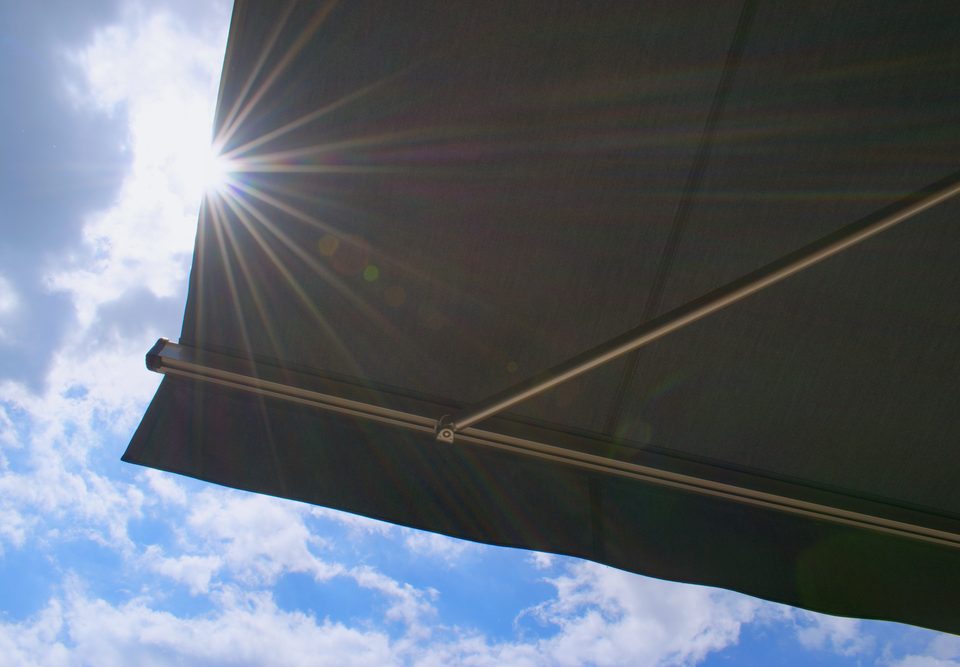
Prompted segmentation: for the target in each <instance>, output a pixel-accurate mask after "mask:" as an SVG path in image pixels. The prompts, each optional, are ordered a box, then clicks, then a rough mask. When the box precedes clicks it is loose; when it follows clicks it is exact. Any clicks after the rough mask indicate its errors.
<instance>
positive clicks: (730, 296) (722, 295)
mask: <svg viewBox="0 0 960 667" xmlns="http://www.w3.org/2000/svg"><path fill="white" fill-rule="evenodd" d="M957 194H960V182H957V181H956V180H953V181H952V182H950V183H949V184H948V185H946V186H945V187H940V188H938V189H936V190H934V191H933V192H930V193H929V194H925V195H923V196H920V198H919V199H916V200H914V201H913V203H911V204H908V205H905V206H902V207H900V208H898V209H896V210H894V211H893V212H891V213H889V214H886V215H882V216H880V217H876V218H874V217H869V218H867V219H865V220H860V221H857V222H855V223H853V224H851V225H848V226H846V227H844V228H842V229H840V230H838V231H837V232H834V233H833V234H830V235H828V236H825V237H823V238H822V239H819V240H817V241H814V242H813V243H811V244H809V245H807V246H804V247H803V248H800V249H799V250H797V251H795V252H793V253H791V254H789V255H787V256H785V257H782V258H781V259H779V260H777V261H775V262H772V263H770V264H767V265H766V266H764V267H762V268H760V269H758V270H756V271H754V272H752V273H750V274H748V275H746V276H743V277H742V278H740V279H738V280H735V281H733V282H731V283H728V284H727V285H724V286H723V287H720V288H718V289H716V290H714V291H712V292H710V293H709V294H706V295H704V296H702V297H700V298H699V299H696V300H694V301H691V302H690V303H687V304H685V305H683V306H680V307H679V308H675V309H674V310H671V311H670V312H668V313H665V314H664V315H662V316H660V317H657V318H654V319H653V320H650V321H649V322H645V323H644V324H641V325H640V326H638V327H635V328H633V329H631V330H630V331H627V332H625V333H623V334H621V335H619V336H617V337H616V338H613V339H611V340H609V341H607V342H605V343H602V344H600V345H597V346H596V347H593V348H591V349H589V350H586V351H585V352H582V353H580V354H578V355H577V356H575V357H573V358H572V359H569V360H568V361H566V362H564V363H561V364H558V365H557V366H554V367H553V368H550V369H548V370H546V371H544V372H542V373H540V374H538V375H535V376H534V377H532V378H529V379H527V380H525V381H524V382H521V383H519V384H516V385H514V386H512V387H509V388H508V389H506V390H504V391H502V392H499V393H497V394H494V395H493V396H491V397H490V398H488V399H486V400H484V401H481V402H480V403H479V404H477V405H476V406H475V407H473V408H471V409H469V410H467V411H465V412H463V413H461V414H459V415H453V416H451V417H448V418H446V419H445V420H444V422H443V423H442V424H439V423H438V429H437V433H438V439H441V440H444V441H446V442H450V441H451V440H452V435H451V434H452V433H456V432H458V431H461V430H463V429H464V428H467V427H469V426H472V425H474V424H476V423H478V422H480V421H483V420H484V419H487V418H488V417H492V416H493V415H495V414H498V413H500V412H503V411H504V410H508V409H510V408H512V407H513V406H515V405H517V404H518V403H522V402H523V401H526V400H527V399H530V398H533V397H534V396H537V395H539V394H542V393H543V392H545V391H548V390H550V389H552V388H554V387H556V386H557V385H559V384H562V383H564V382H567V381H568V380H571V379H573V378H575V377H577V376H578V375H583V374H584V373H586V372H587V371H591V370H593V369H594V368H597V367H598V366H602V365H604V364H606V363H609V362H611V361H613V360H614V359H618V358H619V357H622V356H623V355H625V354H628V353H630V352H633V351H634V350H637V349H640V348H641V347H643V346H644V345H648V344H649V343H652V342H653V341H655V340H657V339H659V338H663V337H664V336H666V335H667V334H670V333H672V332H674V331H677V330H678V329H682V328H683V327H685V326H687V325H689V324H692V323H694V322H696V321H697V320H700V319H703V318H704V317H706V316H708V315H710V314H712V313H715V312H717V311H718V310H721V309H723V308H726V307H727V306H730V305H732V304H734V303H736V302H738V301H740V300H742V299H745V298H746V297H748V296H750V295H751V294H755V293H757V292H759V291H760V290H762V289H766V288H767V287H770V286H771V285H775V284H776V283H778V282H780V281H781V280H784V279H785V278H789V277H790V276H792V275H794V274H796V273H799V272H801V271H803V270H804V269H807V268H809V267H811V266H813V265H814V264H816V263H818V262H822V261H823V260H825V259H827V258H828V257H833V256H834V255H836V254H838V253H840V252H843V251H844V250H846V249H848V248H850V247H851V246H854V245H856V244H858V243H860V242H862V241H865V240H866V239H868V238H870V237H872V236H875V235H877V234H879V233H880V232H882V231H884V230H887V229H890V228H891V227H893V226H894V225H897V224H899V223H901V222H903V221H905V220H908V219H910V218H912V217H913V216H915V215H917V214H918V213H920V212H922V211H925V210H927V209H929V208H932V207H934V206H936V205H937V204H940V203H941V202H944V201H946V200H948V199H950V198H951V197H954V196H956V195H957ZM911 199H913V198H911Z"/></svg>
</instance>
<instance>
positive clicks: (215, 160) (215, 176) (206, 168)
mask: <svg viewBox="0 0 960 667" xmlns="http://www.w3.org/2000/svg"><path fill="white" fill-rule="evenodd" d="M232 171H233V167H232V164H231V161H230V160H229V159H228V158H226V157H224V156H223V155H221V154H220V152H219V151H218V150H217V149H216V147H211V148H210V150H209V151H207V154H206V155H204V156H203V160H202V164H200V165H197V177H198V178H199V180H200V182H201V184H202V185H203V191H204V193H206V194H214V193H218V192H222V191H223V190H224V189H225V188H226V187H227V185H228V184H229V183H230V174H231V173H232Z"/></svg>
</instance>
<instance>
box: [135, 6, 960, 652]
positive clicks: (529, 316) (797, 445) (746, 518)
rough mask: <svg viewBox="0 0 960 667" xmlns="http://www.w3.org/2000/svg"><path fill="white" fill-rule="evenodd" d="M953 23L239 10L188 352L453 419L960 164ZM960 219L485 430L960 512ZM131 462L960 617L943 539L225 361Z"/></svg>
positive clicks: (761, 300)
mask: <svg viewBox="0 0 960 667" xmlns="http://www.w3.org/2000/svg"><path fill="white" fill-rule="evenodd" d="M957 35H960V6H958V5H956V3H953V2H919V3H918V2H863V3H859V2H849V1H844V2H840V1H836V2H826V1H825V2H818V3H774V2H770V3H763V2H749V1H748V2H739V1H738V2H715V3H710V6H709V9H705V7H704V5H703V3H699V2H675V1H672V2H652V1H644V2H640V1H638V2H617V3H602V4H597V3H594V2H586V1H574V0H549V1H546V0H544V1H542V2H540V1H534V0H522V1H521V0H504V1H500V0H485V1H484V2H477V3H466V2H450V1H449V0H446V1H443V2H440V1H439V0H438V1H429V0H416V1H410V2H403V3H396V2H386V1H383V0H362V1H360V0H356V1H353V2H349V3H319V2H308V1H306V0H304V1H299V2H293V3H275V2H267V1H266V0H263V1H255V0H238V2H237V4H236V7H235V10H234V17H233V23H232V27H231V32H230V38H229V43H228V47H227V57H226V61H225V65H224V74H223V80H222V82H221V91H220V101H219V107H218V114H217V128H218V135H217V136H218V141H219V142H220V143H221V144H222V149H221V150H222V152H223V153H224V154H225V155H226V156H228V157H230V158H231V159H232V161H233V163H232V166H233V169H234V170H235V173H234V176H233V178H234V183H233V185H232V186H231V187H230V188H228V189H225V190H223V191H221V192H219V193H214V194H211V195H210V196H209V197H208V199H207V201H206V203H205V205H204V209H203V211H202V212H201V216H200V226H199V232H198V237H197V250H196V255H195V257H194V266H193V272H192V274H191V281H190V292H189V296H188V303H187V308H186V313H185V317H184V324H183V330H182V333H181V338H180V343H181V344H183V345H185V346H187V347H189V348H192V349H195V350H199V351H202V352H208V353H218V354H220V355H224V357H225V358H229V359H234V360H238V361H239V362H241V363H242V364H245V367H246V368H248V369H249V372H250V373H252V374H255V375H258V376H262V377H274V378H276V379H280V380H283V381H284V382H290V383H295V384H299V385H300V386H314V387H320V386H322V387H325V388H329V389H330V391H331V392H341V393H346V394H350V395H354V396H362V397H363V399H364V400H367V401H369V402H370V403H371V404H380V405H385V406H393V407H402V408H403V409H409V410H412V411H414V412H416V413H418V414H423V415H427V416H430V417H432V418H437V417H440V416H441V415H443V414H448V413H451V412H454V411H456V410H457V409H459V408H461V407H464V406H469V405H471V404H474V403H476V402H478V401H480V400H482V399H484V398H486V397H487V396H488V395H490V394H492V393H495V392H497V391H500V390H503V389H505V388H507V387H509V386H511V385H513V384H515V383H517V382H518V381H520V380H522V379H523V378H525V377H527V376H530V375H532V374H535V373H537V372H540V371H542V370H544V369H546V368H549V367H551V366H553V365H555V364H558V363H560V362H562V361H564V360H565V359H568V358H570V357H572V356H574V355H576V354H577V353H580V352H582V351H583V350H586V349H589V348H590V347H592V346H595V345H598V344H600V343H602V342H604V341H605V340H607V339H610V338H612V337H614V336H616V335H618V334H620V333H622V332H623V331H625V330H628V329H630V328H632V327H634V326H636V325H638V324H640V323H641V322H644V321H645V320H649V319H651V318H652V317H654V316H656V315H659V314H662V313H663V312H665V311H667V310H669V309H671V308H674V307H677V306H679V305H681V304H683V303H685V302H687V301H690V300H692V299H694V298H696V297H698V296H700V295H702V294H704V293H707V292H709V291H711V290H713V289H715V288H717V287H718V286H720V285H723V284H724V283H727V282H729V281H731V280H734V279H736V278H738V277H740V276H742V275H744V274H747V273H749V272H750V271H753V270H755V269H757V268H758V267H761V266H763V265H764V264H766V263H768V262H771V261H773V260H776V259H777V258H778V257H780V256H782V255H785V254H787V253H789V252H791V251H794V250H795V249H797V248H798V247H800V246H803V245H804V244H806V243H809V242H811V241H813V240H815V239H817V238H819V237H821V236H823V235H826V234H829V233H831V232H833V231H835V230H837V229H838V228H841V227H843V226H844V225H846V224H848V223H851V222H853V221H856V220H858V219H862V218H865V217H867V216H871V215H874V214H875V213H876V212H877V211H882V210H885V209H887V208H888V207H891V206H896V205H897V204H898V203H899V202H901V201H903V200H904V199H905V198H907V199H909V198H910V196H911V194H912V193H915V192H917V191H920V190H921V189H923V188H925V187H926V186H928V185H930V184H932V183H935V182H937V181H940V180H941V179H944V178H955V177H956V170H957V169H958V168H960V130H958V128H960V94H958V92H957V91H958V88H960V40H958V39H957ZM951 174H953V176H951ZM958 216H960V202H958V201H955V200H954V201H948V202H946V203H944V204H942V205H940V206H938V207H936V208H934V209H931V210H929V211H926V212H924V213H921V214H920V215H918V216H917V217H916V218H915V219H913V220H910V221H908V222H905V223H903V224H902V225H900V226H898V227H896V228H894V229H892V230H890V231H887V232H885V233H883V234H881V235H879V236H877V237H875V238H873V239H870V240H868V241H865V242H864V243H862V244H861V245H858V246H856V247H854V248H852V249H850V250H848V251H846V252H844V253H843V254H842V255H840V256H838V257H835V258H833V259H830V260H826V261H824V262H822V263H820V264H817V265H816V266H813V267H812V268H810V269H808V270H806V271H805V272H803V273H801V274H799V275H797V276H794V277H792V278H790V279H788V280H786V281H784V282H782V283H779V284H778V285H775V286H773V287H771V288H769V289H767V290H765V291H763V292H760V293H759V294H757V295H755V296H753V297H750V298H748V299H746V300H745V301H742V302H740V303H738V304H736V305H733V306H731V307H729V308H728V309H726V310H724V311H721V312H719V313H717V314H715V315H713V316H711V317H709V318H707V319H705V320H702V321H700V322H698V323H696V324H693V325H690V326H689V327H687V328H685V329H683V330H681V331H678V332H676V333H674V334H671V335H669V336H668V337H666V338H664V339H663V340H660V341H657V342H655V343H653V344H652V345H650V346H648V347H645V348H644V349H642V350H640V351H638V352H635V353H633V354H631V355H628V356H627V357H624V358H622V359H620V360H618V361H616V362H613V363H610V364H608V365H606V366H604V367H602V368H600V369H598V370H596V371H594V372H591V373H590V374H587V375H584V376H581V377H579V378H577V379H574V380H572V381H570V382H569V383H567V384H564V385H562V386H560V387H558V388H556V389H555V390H553V391H551V392H548V393H545V394H543V395H542V396H540V397H537V398H535V399H532V400H530V401H528V402H526V403H523V404H521V405H519V406H517V407H516V408H515V409H514V410H513V411H511V413H510V414H509V415H506V416H502V417H498V418H496V419H493V420H491V421H490V422H489V423H488V422H484V424H483V427H484V428H489V429H490V430H491V431H498V432H502V433H508V434H510V435H514V436H517V437H523V438H527V439H531V440H536V441H539V442H545V443H550V444H555V445H561V446H564V447H569V448H572V449H576V450H577V451H584V452H590V453H595V454H601V455H603V456H606V457H610V458H611V459H613V460H618V461H634V462H642V464H643V465H647V466H651V467H655V468H660V469H663V470H667V471H682V472H684V473H685V474H693V475H697V476H701V477H703V478H705V479H712V480H720V481H723V482H731V483H735V484H738V485H741V486H743V487H745V488H750V489H756V490H771V489H773V490H775V491H776V492H777V493H780V494H782V495H785V496H788V497H791V498H794V499H799V500H803V501H815V502H821V503H824V504H828V505H830V506H832V507H837V508H841V509H845V510H846V509H849V510H851V511H864V512H867V513H870V514H872V515H876V516H881V517H885V518H888V519H896V520H903V521H907V522H909V523H912V524H915V525H919V526H922V527H926V528H933V529H937V530H942V531H945V532H948V533H952V534H953V535H960V493H958V491H957V480H958V472H960V450H958V447H957V443H958V442H960V419H958V417H957V414H958V407H960V386H958V383H957V378H958V376H960V298H958V295H960V268H958V267H960V224H958ZM124 460H127V461H131V462H135V463H140V464H143V465H148V466H152V467H156V468H160V469H164V470H170V471H173V472H177V473H181V474H186V475H190V476H193V477H198V478H201V479H205V480H209V481H212V482H216V483H219V484H224V485H228V486H232V487H237V488H241V489H248V490H251V491H256V492H261V493H268V494H273V495H278V496H283V497H287V498H293V499H297V500H303V501H306V502H311V503H317V504H322V505H328V506H331V507H336V508H340V509H344V510H347V511H351V512H356V513H360V514H364V515H368V516H373V517H377V518H382V519H386V520H388V521H393V522H397V523H401V524H405V525H410V526H415V527H418V528H423V529H427V530H431V531H437V532H442V533H446V534H449V535H454V536H457V537H463V538H467V539H472V540H478V541H483V542H489V543H493V544H503V545H510V546H518V547H524V548H529V549H538V550H546V551H552V552H557V553H564V554H571V555H575V556H580V557H584V558H589V559H592V560H596V561H599V562H603V563H608V564H611V565H614V566H616V567H620V568H623V569H627V570H631V571H635V572H640V573H643V574H649V575H653V576H657V577H663V578H667V579H674V580H678V581H689V582H696V583H704V584H710V585H715V586H722V587H726V588H731V589H734V590H738V591H742V592H745V593H749V594H751V595H756V596H759V597H763V598H766V599H770V600H777V601H781V602H786V603H789V604H793V605H798V606H802V607H806V608H810V609H814V610H819V611H825V612H829V613H835V614H843V615H851V616H858V617H867V618H882V619H889V620H897V621H902V622H908V623H913V624H917V625H923V626H927V627H931V628H937V629H940V630H946V631H950V632H955V633H956V632H960V604H958V600H960V549H957V548H955V547H951V546H945V545H943V544H933V543H926V542H922V541H917V540H912V539H908V538H904V537H899V536H892V535H889V534H884V533H881V532H876V531H873V530H867V529H863V528H857V527H852V526H849V525H840V524H835V523H828V522H824V521H821V520H817V519H813V518H810V517H804V516H800V515H797V514H785V513H782V512H778V511H775V510H773V509H769V508H764V507H756V506H751V505H747V504H743V503H738V502H732V501H729V500H724V499H718V498H715V497H710V496H708V495H703V494H698V493H690V492H687V491H683V490H678V489H676V488H670V487H669V486H663V485H658V484H647V483H644V482H642V481H637V480H635V479H626V478H622V477H616V476H610V475H606V474H603V473H600V472H595V471H594V472H591V471H588V470H583V469H577V468H574V467H570V466H566V465H563V464H559V463H550V462H545V461H539V460H535V459H530V458H526V457H523V456H519V455H516V454H512V453H507V452H503V451H495V450H491V449H486V448H482V447H478V446H474V445H471V444H469V443H461V442H456V443H454V444H453V445H449V444H444V443H438V442H436V441H435V440H434V438H433V437H432V436H431V435H429V434H417V433H413V432H409V431H405V430H402V429H397V428H394V427H391V426H386V425H382V424H376V423H371V422H369V421H366V420H363V419H358V418H354V417H350V416H344V415H338V414H331V413H329V412H324V411H318V410H316V409H314V408H311V407H306V406H303V405H298V404H294V403H289V402H283V401H279V400H275V399H270V398H263V397H261V396H255V395H252V394H249V393H245V392H241V391H235V390H231V389H227V388H224V387H220V386H216V385H212V384H208V383H205V382H195V381H192V380H188V379H183V378H174V377H167V378H165V379H164V381H163V383H162V384H161V387H160V389H159V391H158V393H157V396H156V397H155V398H154V400H153V402H152V404H151V405H150V408H149V409H148V412H147V414H146V416H145V417H144V420H143V422H142V424H141V426H140V428H139V429H138V430H137V432H136V434H135V436H134V438H133V441H132V443H131V445H130V447H129V449H128V450H127V452H126V454H125V456H124Z"/></svg>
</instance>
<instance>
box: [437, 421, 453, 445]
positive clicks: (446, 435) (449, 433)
mask: <svg viewBox="0 0 960 667" xmlns="http://www.w3.org/2000/svg"><path fill="white" fill-rule="evenodd" d="M433 432H434V434H435V435H436V438H437V442H446V443H448V444H452V443H453V438H454V436H455V435H456V433H457V425H456V424H455V423H453V418H452V417H450V415H444V416H442V417H440V419H438V420H437V425H436V426H435V427H434V431H433Z"/></svg>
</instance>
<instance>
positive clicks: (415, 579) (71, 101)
mask: <svg viewBox="0 0 960 667" xmlns="http://www.w3.org/2000/svg"><path fill="white" fill-rule="evenodd" d="M197 5H198V6H194V5H193V3H188V2H186V1H179V0H167V1H156V2H150V3H146V2H143V3H138V2H130V1H125V0H124V1H119V2H114V1H106V0H85V1H84V2H83V3H76V2H71V1H68V0H44V2H42V3H40V2H18V1H16V0H0V84H2V89H3V90H4V97H3V98H2V101H0V127H2V128H3V130H2V131H0V149H2V150H0V229H2V234H0V665H264V664H270V665H327V664H329V665H419V666H432V665H461V664H462V665H476V666H485V665H518V666H528V665H563V666H567V665H694V664H702V665H734V664H813V665H872V664H876V665H888V666H890V667H948V666H952V667H960V638H958V637H953V636H948V635H940V634H937V633H933V632H928V631H924V630H919V629H916V628H910V627H907V626H901V625H896V624H890V623H877V622H862V621H855V620H851V619H840V618H832V617H827V616H822V615H816V614H811V613H809V612H805V611H801V610H796V609H791V608H789V607H784V606H782V605H775V604H770V603H766V602H761V601H758V600H754V599H752V598H748V597H745V596H741V595H738V594H735V593H730V592H727V591H721V590H715V589H709V588H703V587H697V586H686V585H679V584H673V583H668V582H662V581H657V580H654V579H647V578H643V577H639V576H635V575H630V574H626V573H623V572H619V571H616V570H612V569H609V568H605V567H601V566H598V565H595V564H592V563H587V562H583V561H577V560H575V559H569V558H561V557H554V556H549V555H545V554H534V553H530V552H524V551H517V550H509V549H500V548H493V547H487V546H483V545H477V544H473V543H468V542H463V541H458V540H453V539H449V538H446V537H442V536H438V535H432V534H427V533H421V532H418V531H414V530H410V529H406V528H400V527H396V526H391V525H388V524H384V523H380V522H376V521H371V520H368V519H364V518H361V517H356V516H352V515H347V514H343V513H340V512H336V511H333V510H327V509H324V508H317V507H311V506H306V505H301V504H298V503H293V502H288V501H281V500H277V499H273V498H267V497H263V496H256V495H253V494H245V493H240V492H236V491H231V490H228V489H223V488H220V487H216V486H212V485H209V484H203V483H200V482H196V481H194V480H190V479H184V478H180V477H177V476H174V475H169V474H165V473H160V472H157V471H152V470H147V469H143V468H138V467H135V466H130V465H126V464H123V463H121V462H120V455H121V454H122V452H123V450H124V448H125V446H126V444H127V441H128V439H129V437H130V434H131V432H132V430H133V429H134V428H135V426H136V424H137V422H138V421H139V418H140V417H141V415H142V414H143V410H144V408H145V406H146V404H147V402H148V401H149V399H150V397H151V396H152V393H153V391H154V390H155V388H156V386H157V383H158V380H159V377H158V376H156V375H154V374H151V373H149V372H147V371H146V370H145V369H144V366H143V354H144V352H145V351H146V350H147V349H148V348H149V347H150V345H151V344H152V343H153V341H154V340H156V338H157V337H158V336H161V335H163V336H168V337H171V338H175V337H176V335H177V333H178V331H179V329H180V318H181V315H182V310H183V304H184V300H185V289H186V277H187V272H188V270H189V262H190V253H191V251H192V246H193V235H194V231H195V226H196V216H197V210H198V208H199V202H200V198H201V194H202V193H201V190H200V186H199V182H200V180H201V178H200V169H201V167H202V165H203V164H204V163H205V158H206V155H207V146H208V143H209V137H210V126H211V121H212V117H213V108H214V104H215V96H216V86H217V81H218V77H219V72H220V65H221V61H222V57H223V47H224V43H225V39H226V31H227V24H228V21H229V10H230V7H229V3H227V2H222V1H221V2H216V1H209V2H203V3H197Z"/></svg>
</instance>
